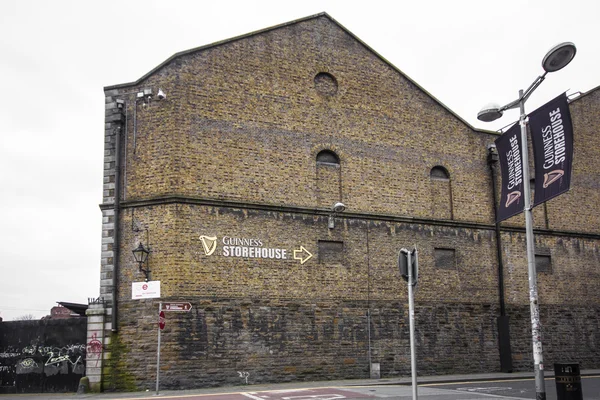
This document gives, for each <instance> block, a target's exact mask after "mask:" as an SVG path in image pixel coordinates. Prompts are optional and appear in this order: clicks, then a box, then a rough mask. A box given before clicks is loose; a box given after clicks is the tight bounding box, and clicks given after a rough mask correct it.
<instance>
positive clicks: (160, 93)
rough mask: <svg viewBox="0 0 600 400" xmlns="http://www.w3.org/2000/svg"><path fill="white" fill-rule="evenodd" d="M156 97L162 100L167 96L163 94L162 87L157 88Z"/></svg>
mask: <svg viewBox="0 0 600 400" xmlns="http://www.w3.org/2000/svg"><path fill="white" fill-rule="evenodd" d="M156 97H158V99H159V100H163V99H165V98H166V97H167V95H166V94H165V92H163V91H162V89H158V93H157V94H156Z"/></svg>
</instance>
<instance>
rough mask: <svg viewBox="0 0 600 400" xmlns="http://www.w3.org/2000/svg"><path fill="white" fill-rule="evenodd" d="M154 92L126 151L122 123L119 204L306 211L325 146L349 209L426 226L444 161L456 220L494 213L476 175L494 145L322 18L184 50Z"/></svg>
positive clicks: (158, 77)
mask: <svg viewBox="0 0 600 400" xmlns="http://www.w3.org/2000/svg"><path fill="white" fill-rule="evenodd" d="M323 71H325V72H329V73H331V74H332V75H333V76H334V77H335V78H336V82H337V85H338V90H337V93H336V94H335V95H324V94H321V93H320V92H319V91H318V90H317V87H316V85H315V81H314V78H315V76H316V75H317V74H318V73H320V72H323ZM158 86H160V87H161V88H162V89H163V90H164V91H165V92H166V93H168V97H167V99H166V100H164V101H161V102H158V101H153V102H151V104H150V105H148V106H146V107H143V106H141V105H140V106H138V111H137V135H136V139H135V141H136V146H137V147H136V153H135V154H133V149H132V146H133V143H134V139H133V131H134V126H133V125H134V121H133V118H131V117H130V118H129V128H128V131H129V133H128V158H127V168H126V171H127V178H126V181H127V186H126V190H125V191H126V193H127V198H128V199H143V198H147V197H155V196H161V195H165V194H181V195H187V196H201V197H204V198H216V199H229V200H243V201H247V202H254V203H267V204H286V205H293V206H301V207H315V205H317V204H318V202H317V197H318V191H317V190H316V179H315V177H316V165H315V164H316V163H315V156H316V154H317V153H318V152H319V151H320V150H323V149H324V148H330V149H332V150H333V151H335V152H337V153H338V155H339V156H340V158H341V164H342V165H341V167H342V180H341V183H342V200H343V201H344V202H345V203H347V205H348V206H349V207H351V208H352V209H353V210H355V211H359V210H361V211H365V212H378V213H386V214H395V215H411V216H418V217H431V215H432V209H431V207H430V204H431V190H430V182H429V171H430V170H431V168H432V167H434V166H435V165H443V166H444V167H446V168H447V169H448V171H449V172H450V176H451V179H452V180H453V182H454V188H455V192H454V193H453V197H454V202H455V218H456V219H458V220H469V221H478V222H488V221H490V220H491V218H492V212H493V211H492V207H491V202H490V194H489V193H488V191H485V190H483V191H482V190H481V188H485V187H488V186H489V185H490V181H489V176H488V174H482V173H481V171H482V170H485V165H486V164H485V156H486V144H487V143H490V142H491V141H492V140H493V138H494V136H493V135H486V134H482V133H477V132H474V131H473V130H472V129H470V128H469V127H468V126H467V125H466V124H464V123H463V122H462V121H460V120H459V119H457V118H456V117H455V116H453V115H452V114H451V113H450V112H448V111H447V110H446V109H445V108H443V107H442V106H441V105H439V103H437V102H435V101H434V100H433V99H432V98H431V97H430V96H429V95H428V94H427V93H425V92H424V91H422V90H420V89H419V88H418V87H417V86H416V85H415V84H413V83H412V82H411V81H409V80H408V79H406V78H405V77H404V76H402V75H401V74H399V73H398V72H397V71H396V70H395V69H394V68H393V67H392V66H390V65H389V64H387V63H386V62H384V61H383V60H382V59H381V58H379V57H378V56H377V55H376V54H374V53H373V52H371V51H370V50H369V49H367V48H366V47H365V46H363V45H362V44H361V43H359V42H358V41H355V40H354V39H353V38H352V37H351V36H350V35H349V34H348V33H346V32H345V31H343V30H341V29H340V28H339V26H337V25H335V24H332V23H331V21H330V20H329V19H328V18H325V17H323V18H318V19H313V20H309V21H305V22H301V23H298V24H294V25H290V26H288V27H285V28H282V29H280V30H272V31H268V32H264V33H262V34H260V35H254V36H250V37H246V38H244V39H242V40H237V41H232V42H229V43H227V44H224V45H220V46H214V47H209V48H206V49H204V50H202V51H199V52H194V53H190V54H187V55H182V56H180V57H178V58H177V59H175V60H173V61H171V62H170V63H168V65H166V66H164V67H162V68H161V69H159V70H158V71H157V72H155V74H153V75H152V76H150V77H149V78H147V79H146V80H144V81H142V82H140V83H139V84H138V86H137V88H144V87H154V88H155V89H156V87H158ZM122 91H123V92H127V91H135V89H134V88H132V87H127V88H123V89H122ZM130 107H131V106H130ZM130 112H131V110H130ZM319 206H321V205H320V204H319Z"/></svg>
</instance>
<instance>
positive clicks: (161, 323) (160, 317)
mask: <svg viewBox="0 0 600 400" xmlns="http://www.w3.org/2000/svg"><path fill="white" fill-rule="evenodd" d="M165 322H166V320H165V313H164V311H162V302H161V301H159V302H158V347H157V349H156V395H157V396H158V385H159V382H160V377H159V376H160V332H161V331H162V330H163V329H165Z"/></svg>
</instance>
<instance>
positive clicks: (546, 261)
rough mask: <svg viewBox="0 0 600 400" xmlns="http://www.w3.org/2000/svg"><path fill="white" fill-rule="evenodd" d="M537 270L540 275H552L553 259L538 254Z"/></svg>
mask: <svg viewBox="0 0 600 400" xmlns="http://www.w3.org/2000/svg"><path fill="white" fill-rule="evenodd" d="M535 270H536V272H538V273H540V272H541V273H545V274H551V273H552V259H551V258H550V256H549V255H547V254H536V255H535Z"/></svg>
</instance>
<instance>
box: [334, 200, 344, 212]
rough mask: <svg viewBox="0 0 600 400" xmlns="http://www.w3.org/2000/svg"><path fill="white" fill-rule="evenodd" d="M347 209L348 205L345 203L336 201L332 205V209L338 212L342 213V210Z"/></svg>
mask: <svg viewBox="0 0 600 400" xmlns="http://www.w3.org/2000/svg"><path fill="white" fill-rule="evenodd" d="M345 209H346V206H345V205H344V203H340V202H338V203H335V204H334V205H333V206H332V207H331V211H333V212H336V213H340V212H342V211H344V210H345Z"/></svg>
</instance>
